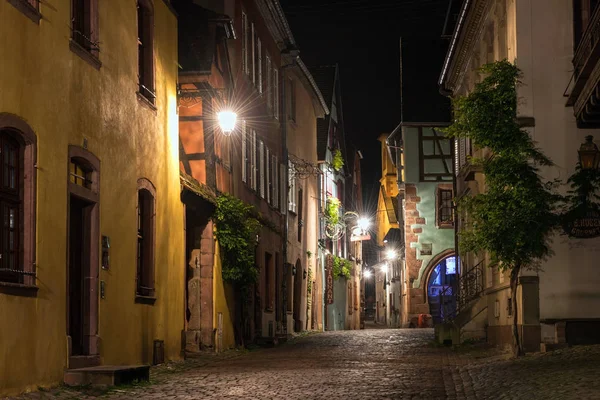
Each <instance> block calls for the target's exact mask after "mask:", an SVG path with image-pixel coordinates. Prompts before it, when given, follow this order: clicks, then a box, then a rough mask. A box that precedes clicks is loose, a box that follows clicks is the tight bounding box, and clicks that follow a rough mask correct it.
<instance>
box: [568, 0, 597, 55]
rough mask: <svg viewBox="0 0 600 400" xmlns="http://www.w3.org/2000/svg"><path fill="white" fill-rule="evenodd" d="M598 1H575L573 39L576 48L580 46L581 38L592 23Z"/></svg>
mask: <svg viewBox="0 0 600 400" xmlns="http://www.w3.org/2000/svg"><path fill="white" fill-rule="evenodd" d="M598 3H599V1H598V0H574V1H573V39H574V48H575V49H577V47H578V46H579V43H580V42H581V38H582V37H583V35H584V33H585V31H586V29H587V28H588V26H589V24H590V21H591V19H592V16H593V15H594V11H595V10H596V7H597V6H598Z"/></svg>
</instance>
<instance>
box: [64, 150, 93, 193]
mask: <svg viewBox="0 0 600 400" xmlns="http://www.w3.org/2000/svg"><path fill="white" fill-rule="evenodd" d="M69 181H70V182H72V183H74V184H76V185H78V186H82V187H84V188H86V189H91V188H92V170H91V169H90V168H89V167H88V166H87V165H85V164H83V163H82V162H81V161H79V160H78V159H76V158H71V162H70V163H69Z"/></svg>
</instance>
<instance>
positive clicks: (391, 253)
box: [385, 249, 397, 260]
mask: <svg viewBox="0 0 600 400" xmlns="http://www.w3.org/2000/svg"><path fill="white" fill-rule="evenodd" d="M385 255H386V258H387V259H388V260H393V259H395V258H396V255H397V254H396V250H392V249H389V250H388V251H387V252H386V253H385Z"/></svg>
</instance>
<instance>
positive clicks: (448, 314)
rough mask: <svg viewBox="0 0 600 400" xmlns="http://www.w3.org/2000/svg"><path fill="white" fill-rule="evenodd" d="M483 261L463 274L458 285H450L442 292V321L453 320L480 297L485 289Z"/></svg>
mask: <svg viewBox="0 0 600 400" xmlns="http://www.w3.org/2000/svg"><path fill="white" fill-rule="evenodd" d="M483 267H484V265H483V261H480V262H479V263H478V264H476V265H475V266H474V267H473V268H471V269H470V270H468V271H467V272H466V273H464V274H461V276H460V277H459V279H458V282H457V283H456V285H455V286H454V287H453V286H448V287H447V288H445V289H444V290H443V291H442V292H441V293H440V305H441V307H440V311H441V317H442V321H444V322H450V321H452V320H453V319H454V318H455V317H456V316H457V315H458V313H460V312H461V310H463V309H464V308H465V307H466V306H467V305H469V303H471V302H472V301H473V300H476V299H478V298H479V297H480V296H481V294H482V293H483V291H484V288H485V287H484V282H483Z"/></svg>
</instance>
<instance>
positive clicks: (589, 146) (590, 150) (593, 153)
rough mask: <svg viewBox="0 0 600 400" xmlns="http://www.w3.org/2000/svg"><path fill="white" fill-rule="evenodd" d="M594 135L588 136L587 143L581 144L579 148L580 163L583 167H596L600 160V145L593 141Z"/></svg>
mask: <svg viewBox="0 0 600 400" xmlns="http://www.w3.org/2000/svg"><path fill="white" fill-rule="evenodd" d="M593 139H594V137H593V136H591V135H590V136H586V137H585V143H582V144H581V147H579V150H577V152H578V153H579V164H580V165H581V169H596V168H598V163H599V162H600V150H598V146H596V144H595V143H594V142H593Z"/></svg>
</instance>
